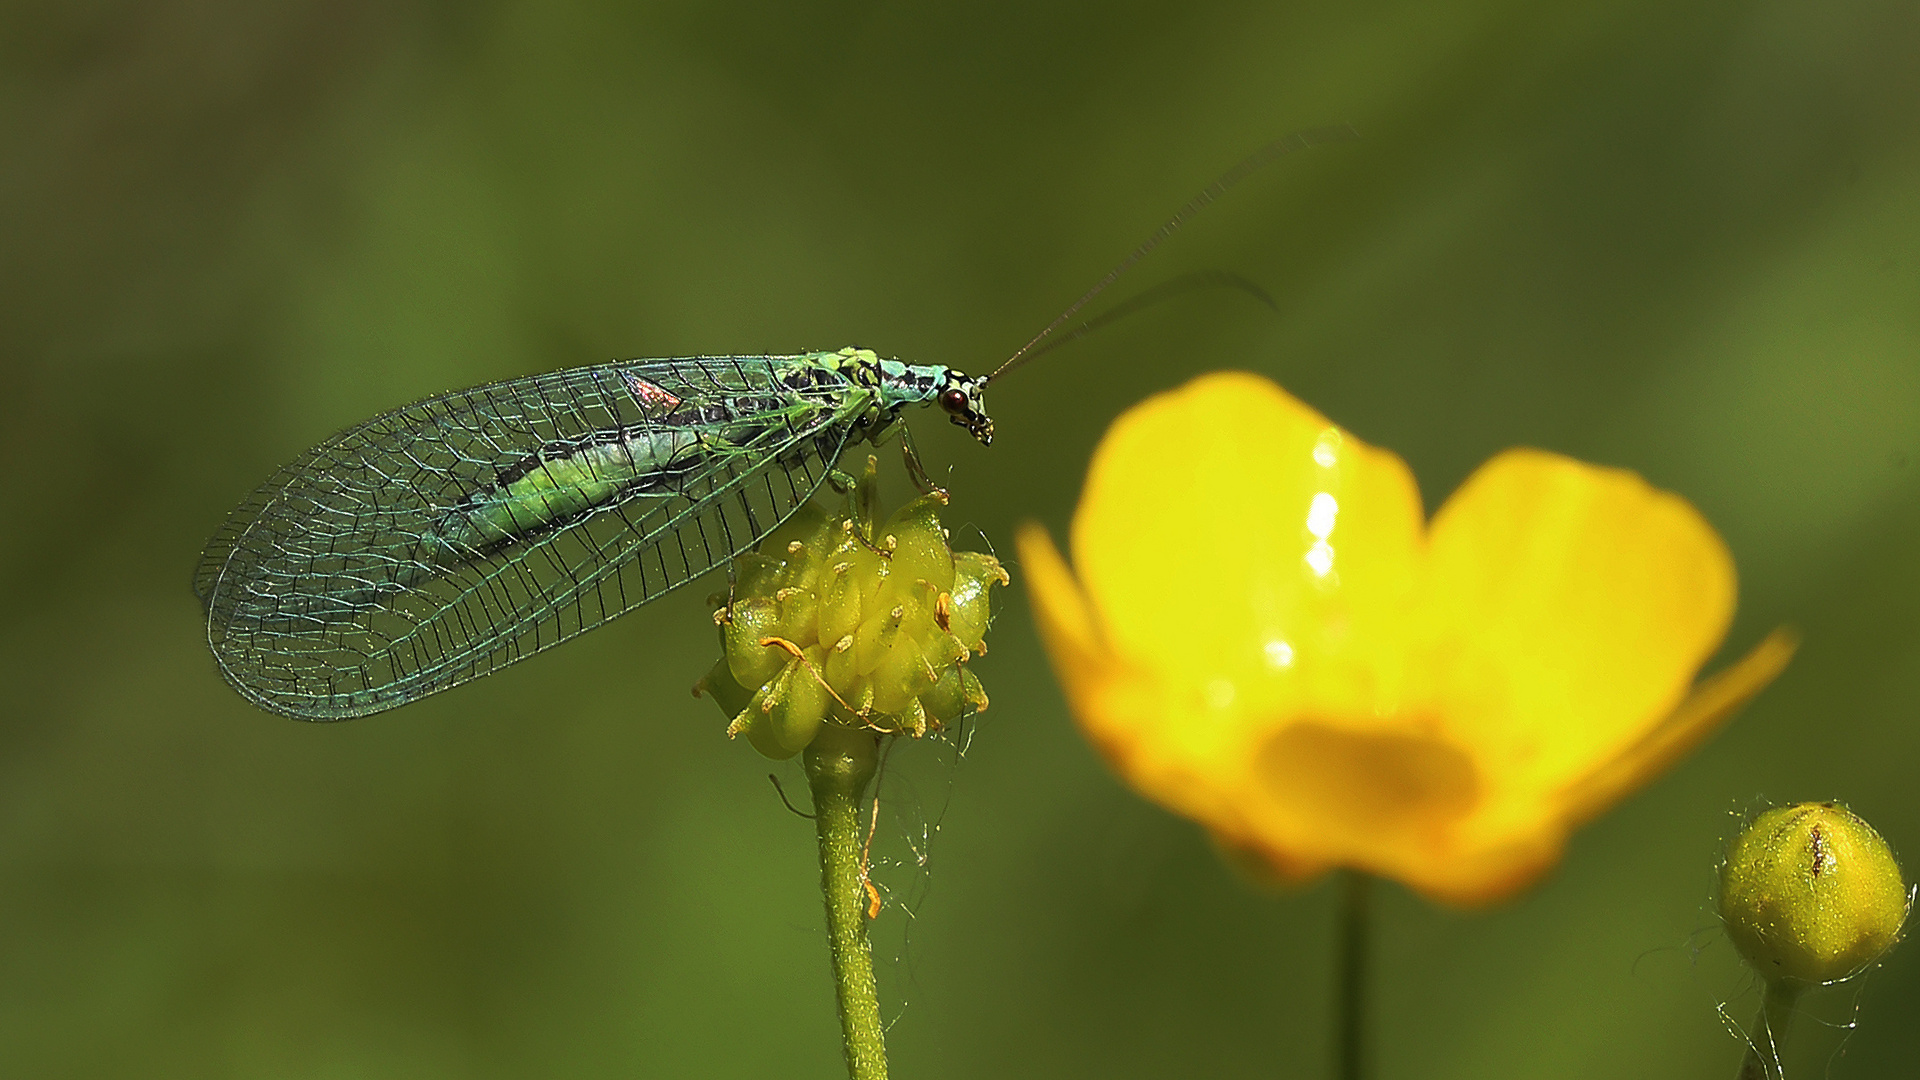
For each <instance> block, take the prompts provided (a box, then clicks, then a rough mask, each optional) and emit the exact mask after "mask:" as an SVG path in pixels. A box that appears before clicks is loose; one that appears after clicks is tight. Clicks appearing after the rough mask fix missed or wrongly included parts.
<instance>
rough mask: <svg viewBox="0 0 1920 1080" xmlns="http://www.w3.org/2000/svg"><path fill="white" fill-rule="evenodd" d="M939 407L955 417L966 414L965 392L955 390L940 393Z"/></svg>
mask: <svg viewBox="0 0 1920 1080" xmlns="http://www.w3.org/2000/svg"><path fill="white" fill-rule="evenodd" d="M940 407H941V408H943V409H945V410H947V411H948V412H950V413H954V414H956V415H958V414H960V413H964V412H966V411H967V392H966V391H965V390H960V389H957V388H956V389H952V390H943V391H941V393H940Z"/></svg>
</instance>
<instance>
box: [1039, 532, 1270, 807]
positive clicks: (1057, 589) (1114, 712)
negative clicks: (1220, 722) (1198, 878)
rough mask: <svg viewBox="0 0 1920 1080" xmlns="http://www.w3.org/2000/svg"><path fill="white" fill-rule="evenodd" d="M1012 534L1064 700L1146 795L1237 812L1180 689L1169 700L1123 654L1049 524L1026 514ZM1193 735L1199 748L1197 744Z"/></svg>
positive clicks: (1170, 804)
mask: <svg viewBox="0 0 1920 1080" xmlns="http://www.w3.org/2000/svg"><path fill="white" fill-rule="evenodd" d="M1016 542H1017V544H1018V547H1019V552H1020V568H1021V570H1022V572H1023V573H1024V574H1025V575H1026V583H1027V596H1028V598H1029V599H1030V600H1031V601H1032V604H1033V615H1034V622H1035V624H1036V625H1037V627H1038V629H1039V631H1040V640H1041V642H1042V643H1043V644H1044V645H1045V646H1046V649H1047V655H1048V656H1049V657H1050V658H1051V659H1052V661H1053V670H1054V674H1055V675H1056V676H1058V678H1059V679H1060V685H1061V689H1062V690H1064V691H1065V692H1066V698H1067V705H1068V708H1069V709H1071V710H1072V712H1073V717H1074V719H1075V720H1076V721H1078V722H1079V724H1080V728H1081V730H1082V731H1083V732H1085V733H1086V736H1087V738H1088V740H1089V741H1091V742H1092V743H1093V745H1094V748H1095V749H1097V750H1099V751H1100V752H1101V753H1102V754H1103V755H1104V756H1105V757H1106V759H1107V761H1108V763H1109V764H1111V765H1112V766H1113V769H1114V771H1115V772H1117V773H1119V774H1120V775H1121V777H1123V778H1124V779H1126V780H1127V782H1128V783H1130V784H1132V785H1133V786H1134V788H1135V789H1136V790H1138V791H1140V792H1141V793H1142V794H1144V795H1146V796H1147V797H1149V798H1151V799H1154V800H1156V801H1158V802H1160V803H1161V804H1162V805H1165V806H1167V807H1168V808H1170V809H1172V810H1176V811H1178V812H1180V813H1183V814H1186V815H1188V816H1190V817H1194V818H1198V819H1200V820H1202V821H1219V820H1233V819H1234V815H1233V814H1232V812H1231V809H1230V807H1231V801H1230V794H1229V785H1226V784H1222V783H1221V782H1220V781H1221V776H1220V775H1219V769H1218V765H1219V763H1220V761H1221V755H1219V754H1218V753H1217V748H1213V747H1211V746H1210V744H1208V742H1207V740H1206V739H1205V738H1204V733H1203V732H1201V731H1200V729H1199V726H1198V725H1196V724H1195V723H1193V722H1192V719H1193V718H1192V715H1191V713H1190V712H1188V711H1186V710H1185V709H1183V708H1182V701H1183V699H1182V698H1181V697H1180V696H1179V695H1176V696H1175V697H1174V698H1173V699H1172V700H1169V698H1168V697H1167V695H1166V694H1164V693H1163V692H1162V687H1161V684H1160V683H1159V682H1158V681H1157V680H1156V679H1155V678H1153V676H1152V675H1151V673H1149V672H1148V671H1146V670H1145V669H1143V668H1140V667H1137V666H1132V665H1127V664H1122V663H1120V662H1118V661H1117V660H1116V659H1115V658H1114V656H1113V654H1112V653H1111V651H1110V650H1109V647H1108V645H1107V642H1106V640H1105V631H1104V628H1103V627H1101V626H1100V625H1098V624H1097V623H1096V622H1095V617H1094V615H1093V613H1092V612H1091V611H1090V610H1089V608H1088V605H1087V600H1086V596H1085V594H1084V593H1083V592H1082V591H1081V589H1080V585H1079V583H1078V582H1077V581H1075V580H1074V578H1073V573H1072V571H1070V570H1068V569H1067V564H1066V562H1065V561H1064V560H1062V559H1061V558H1060V552H1059V551H1058V550H1057V549H1056V548H1055V547H1054V546H1053V541H1052V540H1051V539H1049V538H1048V536H1047V532H1046V530H1045V529H1042V528H1041V527H1040V526H1038V525H1034V524H1031V523H1029V524H1026V525H1023V526H1021V527H1020V531H1019V533H1018V534H1017V537H1016ZM1196 734H1199V735H1200V736H1201V737H1200V738H1199V739H1198V740H1197V741H1198V742H1200V743H1201V744H1202V748H1201V749H1195V747H1194V746H1192V745H1191V743H1192V742H1194V741H1196V740H1195V739H1194V736H1195V735H1196Z"/></svg>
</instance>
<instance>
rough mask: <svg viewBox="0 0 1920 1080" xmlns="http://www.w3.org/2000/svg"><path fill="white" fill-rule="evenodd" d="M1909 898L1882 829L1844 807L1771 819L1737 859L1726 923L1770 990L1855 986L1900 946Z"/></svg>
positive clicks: (1724, 869) (1726, 890) (1724, 888)
mask: <svg viewBox="0 0 1920 1080" xmlns="http://www.w3.org/2000/svg"><path fill="white" fill-rule="evenodd" d="M1907 908H1908V893H1907V886H1906V883H1905V881H1903V880H1902V879H1901V876H1900V864H1899V863H1897V862H1895V861H1894V858H1893V851H1892V850H1891V849H1890V848H1888V847H1887V842H1886V841H1885V840H1882V839H1881V838H1880V834H1879V833H1877V832H1874V831H1873V826H1871V825H1868V824H1867V823H1866V822H1865V821H1862V820H1861V819H1860V818H1858V817H1856V816H1854V814H1853V813H1851V812H1850V811H1848V810H1847V809H1846V808H1845V807H1843V806H1839V805H1837V804H1835V803H1800V804H1799V805H1797V806H1780V807H1775V808H1774V809H1772V810H1768V811H1766V812H1765V813H1763V814H1761V815H1760V816H1759V817H1757V818H1755V819H1754V820H1753V823H1752V824H1751V825H1749V826H1748V827H1747V830H1746V832H1744V833H1742V834H1741V835H1740V837H1739V838H1738V839H1736V840H1735V841H1734V842H1733V846H1732V847H1731V848H1730V849H1728V851H1727V860H1726V863H1725V864H1724V865H1723V866H1721V868H1720V918H1721V920H1722V921H1723V922H1724V923H1725V924H1726V927H1727V936H1728V937H1729V938H1731V939H1732V941H1733V945H1734V948H1736V949H1738V950H1740V955H1741V956H1743V957H1745V958H1746V961H1747V963H1748V964H1751V965H1752V966H1753V969H1754V971H1756V972H1757V973H1759V974H1760V976H1761V977H1762V978H1764V979H1766V980H1767V981H1768V982H1770V983H1774V982H1783V981H1784V982H1786V983H1788V984H1799V985H1819V984H1823V983H1832V982H1838V981H1840V980H1842V979H1846V978H1850V977H1852V976H1853V975H1855V974H1858V973H1859V971H1860V970H1861V969H1862V968H1864V967H1866V966H1867V965H1868V964H1871V963H1873V962H1874V961H1875V960H1877V959H1879V958H1880V956H1881V955H1882V954H1883V953H1885V952H1886V951H1887V949H1888V948H1890V947H1891V946H1892V945H1893V943H1894V942H1895V941H1896V940H1898V939H1899V937H1900V927H1901V925H1902V924H1903V923H1905V922H1906V918H1907Z"/></svg>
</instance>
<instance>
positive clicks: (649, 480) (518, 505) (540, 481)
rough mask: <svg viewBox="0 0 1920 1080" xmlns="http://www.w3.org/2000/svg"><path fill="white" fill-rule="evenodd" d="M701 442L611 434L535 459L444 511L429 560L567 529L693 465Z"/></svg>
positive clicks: (692, 436) (660, 434) (682, 433)
mask: <svg viewBox="0 0 1920 1080" xmlns="http://www.w3.org/2000/svg"><path fill="white" fill-rule="evenodd" d="M702 444H703V438H702V436H701V435H699V434H698V433H696V432H693V431H689V430H685V429H669V430H660V431H652V432H633V433H619V432H616V433H614V434H613V437H611V438H602V437H598V436H596V437H594V438H591V439H588V440H586V441H585V444H584V445H581V446H579V447H578V448H576V449H573V450H571V451H567V452H562V453H558V454H551V453H549V454H542V455H541V456H540V457H539V458H537V459H535V460H534V461H532V462H529V463H528V464H527V465H525V466H523V467H522V468H520V469H518V470H516V471H517V472H518V473H519V475H518V476H516V477H512V478H509V479H505V480H503V481H502V482H501V483H499V484H498V485H496V486H494V487H492V488H490V489H488V490H486V491H482V492H477V493H475V494H474V495H472V496H471V497H469V498H468V499H467V500H466V501H465V502H463V503H462V505H461V506H460V507H458V508H457V509H455V510H454V511H453V512H452V513H450V514H449V515H448V516H447V518H446V519H445V520H444V521H442V522H441V523H440V525H439V527H438V528H437V529H436V530H435V535H434V536H433V537H432V540H433V541H434V542H435V544H436V546H437V547H438V548H439V549H440V550H439V552H438V553H437V554H440V555H441V556H442V557H443V558H444V557H446V556H451V557H453V558H454V559H459V558H464V557H468V556H471V555H475V554H482V553H485V552H488V551H492V550H494V549H496V548H498V547H500V546H501V545H503V544H510V543H513V542H515V541H518V540H523V539H525V538H527V537H529V536H533V535H537V534H539V533H543V532H546V531H548V530H551V529H555V528H560V527H562V526H565V525H568V524H570V523H572V522H574V521H576V520H578V519H579V518H580V516H581V515H583V514H586V513H588V512H590V511H593V510H595V509H597V508H600V507H603V506H608V505H611V504H612V503H614V502H616V501H618V500H619V499H620V498H621V497H623V496H624V495H626V494H628V493H629V492H631V491H633V490H634V489H636V488H638V489H642V490H644V489H646V488H649V487H653V488H658V487H661V486H662V483H663V481H664V480H666V479H667V478H669V477H672V476H676V475H679V474H681V473H684V472H686V471H687V470H688V469H690V468H692V467H693V466H695V465H697V464H698V463H699V461H700V460H701V458H702V456H703V454H704V452H705V451H704V450H703V449H702ZM436 561H439V560H436Z"/></svg>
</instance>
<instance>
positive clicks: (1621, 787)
mask: <svg viewBox="0 0 1920 1080" xmlns="http://www.w3.org/2000/svg"><path fill="white" fill-rule="evenodd" d="M1799 647H1800V637H1799V635H1798V634H1796V633H1794V632H1793V631H1792V630H1787V629H1780V630H1775V631H1774V632H1773V633H1771V634H1768V635H1767V636H1766V637H1765V638H1764V639H1762V640H1761V642H1760V644H1758V645H1755V646H1754V647H1753V649H1752V651H1751V652H1749V653H1747V655H1745V656H1743V657H1741V658H1740V659H1739V661H1737V662H1736V663H1734V665H1733V666H1731V667H1729V668H1726V669H1724V670H1722V671H1718V672H1715V673H1714V674H1713V675H1712V676H1711V677H1709V678H1707V679H1704V680H1702V681H1701V683H1700V685H1699V686H1696V687H1695V688H1694V690H1693V693H1691V694H1689V695H1688V696H1687V699H1686V700H1685V701H1683V702H1681V703H1680V707H1679V708H1677V709H1675V710H1673V712H1672V713H1670V714H1669V715H1668V716H1667V717H1666V719H1665V720H1663V721H1662V722H1661V723H1660V725H1659V726H1658V727H1655V728H1654V729H1653V730H1652V731H1650V732H1648V733H1647V735H1646V737H1645V738H1643V739H1641V740H1640V741H1639V742H1637V743H1635V744H1633V745H1632V746H1630V747H1628V748H1627V749H1626V750H1625V751H1624V752H1622V753H1621V754H1620V755H1619V756H1618V757H1616V758H1614V759H1613V760H1611V761H1608V762H1605V763H1604V764H1602V765H1601V766H1600V767H1599V768H1597V769H1595V770H1594V771H1593V772H1591V773H1589V774H1588V775H1586V776H1583V777H1581V778H1579V779H1578V780H1577V781H1575V783H1574V784H1572V785H1571V786H1569V788H1568V790H1567V791H1566V792H1565V794H1564V795H1563V796H1562V799H1563V801H1564V803H1565V805H1566V808H1567V809H1566V814H1567V818H1568V820H1570V821H1572V822H1573V823H1575V824H1578V823H1580V822H1582V821H1585V820H1587V819H1588V818H1591V817H1593V816H1595V815H1596V814H1599V813H1601V812H1602V811H1604V810H1606V809H1607V808H1608V807H1610V806H1612V805H1613V804H1614V803H1615V802H1617V801H1619V800H1620V798H1621V797H1623V796H1625V795H1627V794H1628V793H1630V792H1632V791H1633V790H1634V789H1635V788H1638V787H1640V786H1641V785H1642V784H1645V783H1646V782H1647V781H1649V780H1651V779H1653V778H1654V777H1655V776H1658V775H1659V774H1660V773H1662V772H1665V771H1666V770H1667V768H1668V767H1669V766H1671V765H1672V764H1673V763H1674V762H1676V761H1678V760H1680V758H1681V757H1683V756H1685V755H1686V753H1687V752H1688V751H1690V750H1692V749H1693V748H1694V747H1696V746H1698V745H1700V743H1701V742H1702V741H1703V740H1705V739H1706V738H1707V736H1709V735H1711V734H1713V733H1714V732H1715V731H1718V730H1719V729H1720V725H1722V724H1724V723H1726V722H1727V720H1728V719H1730V718H1731V717H1732V716H1733V714H1734V713H1736V712H1738V711H1740V707H1741V706H1743V705H1745V704H1746V703H1747V702H1749V701H1751V700H1753V697H1754V695H1755V694H1758V693H1759V692H1760V691H1762V690H1764V689H1766V688H1767V684H1769V683H1771V682H1773V680H1774V679H1775V678H1777V677H1778V676H1779V674H1780V673H1781V672H1782V671H1784V670H1786V667H1787V661H1789V660H1791V659H1793V654H1794V651H1795V650H1796V649H1798V648H1799Z"/></svg>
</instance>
